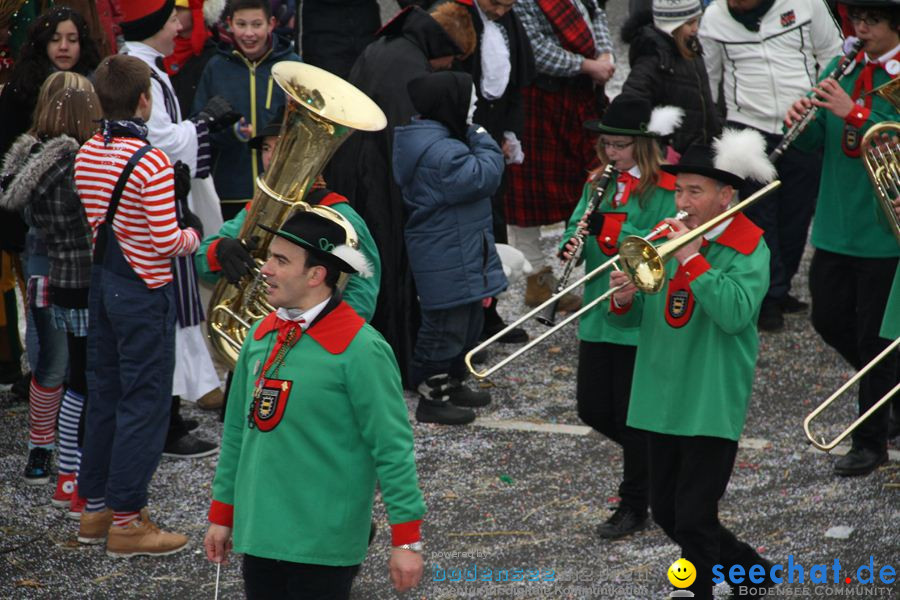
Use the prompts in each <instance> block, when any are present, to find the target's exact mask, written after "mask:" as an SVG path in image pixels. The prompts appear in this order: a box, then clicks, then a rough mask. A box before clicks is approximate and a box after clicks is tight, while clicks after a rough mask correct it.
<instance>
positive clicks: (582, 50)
mask: <svg viewBox="0 0 900 600" xmlns="http://www.w3.org/2000/svg"><path fill="white" fill-rule="evenodd" d="M580 1H581V0H537V5H538V6H539V7H540V9H541V10H542V11H543V13H544V15H545V16H546V17H547V20H548V21H550V25H552V26H553V30H554V31H555V32H556V37H557V38H558V39H559V42H560V44H562V47H563V48H564V49H566V50H568V51H569V52H574V53H575V54H580V55H581V56H584V57H585V58H594V57H596V56H597V47H596V46H595V45H594V37H593V36H592V35H591V30H590V28H589V27H588V24H587V22H585V20H584V17H583V16H582V14H581V11H580V10H578V9H577V8H575V5H574V4H573V2H580Z"/></svg>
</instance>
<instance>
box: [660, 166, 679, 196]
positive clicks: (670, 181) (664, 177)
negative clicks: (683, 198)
mask: <svg viewBox="0 0 900 600" xmlns="http://www.w3.org/2000/svg"><path fill="white" fill-rule="evenodd" d="M676 179H677V177H676V176H675V175H672V174H671V173H666V172H665V171H659V172H657V174H656V187H658V188H662V189H664V190H668V191H670V192H671V191H672V190H674V189H675V180H676Z"/></svg>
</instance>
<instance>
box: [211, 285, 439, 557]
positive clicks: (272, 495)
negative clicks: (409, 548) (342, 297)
mask: <svg viewBox="0 0 900 600" xmlns="http://www.w3.org/2000/svg"><path fill="white" fill-rule="evenodd" d="M278 322H279V319H277V317H276V316H275V313H272V314H270V315H269V316H268V317H266V318H265V319H263V320H261V321H259V322H258V323H257V324H256V325H254V327H253V328H252V329H251V330H250V334H249V335H248V336H247V341H246V342H245V343H244V346H243V348H242V349H241V354H240V357H239V358H238V362H237V366H236V367H235V370H234V378H233V379H232V383H231V392H230V394H229V396H228V408H227V410H226V414H225V429H224V433H223V436H222V450H221V453H220V455H219V463H218V466H217V468H216V475H215V480H214V481H213V502H212V507H211V509H210V513H209V520H210V521H211V522H213V523H217V524H220V525H225V526H231V527H233V535H234V551H235V552H239V553H247V554H251V555H253V556H259V557H263V558H271V559H279V560H287V561H293V562H300V563H310V564H319V565H331V566H348V565H356V564H359V563H361V562H362V561H363V559H365V556H366V550H367V546H368V538H369V526H370V523H371V519H372V503H373V500H374V497H375V484H376V480H377V483H378V485H379V488H380V490H381V497H382V498H383V500H384V504H385V506H386V508H387V513H388V517H389V520H390V522H391V525H392V528H393V529H394V539H395V540H397V530H398V529H404V528H405V529H409V528H410V527H411V526H412V527H413V528H414V529H415V531H416V534H415V536H414V537H415V539H418V524H419V521H420V520H421V519H422V516H423V515H424V514H425V502H424V500H423V497H422V492H421V491H420V489H419V484H418V479H417V476H416V465H415V460H414V450H413V435H412V428H411V427H410V425H409V417H408V414H407V408H406V402H405V401H404V400H403V389H402V387H401V384H400V373H399V371H398V369H397V363H396V361H395V359H394V354H393V352H392V351H391V348H390V346H388V344H387V343H386V342H385V341H384V338H382V337H381V335H380V334H379V333H378V332H376V331H375V330H374V329H373V328H372V327H371V326H370V325H368V324H367V323H365V321H363V319H362V318H361V317H360V316H359V315H357V314H356V313H355V312H354V311H353V309H352V308H350V306H349V305H348V304H347V303H346V302H341V303H340V304H339V305H338V306H337V307H336V308H334V310H332V311H331V312H329V313H328V314H326V315H325V316H324V317H322V318H321V319H319V320H317V321H315V322H313V324H312V326H311V327H310V328H309V329H308V330H307V331H306V332H305V333H303V335H302V336H301V337H300V339H299V340H298V341H297V343H296V344H295V345H294V346H293V348H291V349H290V350H289V351H288V352H287V354H286V358H285V363H284V364H283V365H282V366H281V367H280V369H279V370H278V372H277V378H278V379H279V380H285V381H287V382H291V387H290V388H289V389H288V393H287V401H284V402H282V401H281V400H279V402H278V404H275V405H274V406H270V407H269V409H270V411H269V413H268V414H274V415H275V416H274V417H272V418H271V419H270V420H269V421H268V422H267V423H268V424H267V425H265V428H268V429H269V430H268V431H263V430H262V429H263V428H264V426H262V425H259V423H260V421H256V420H254V427H252V428H251V427H250V426H249V425H248V423H249V421H250V420H251V419H253V417H252V416H251V417H249V418H248V415H253V414H258V415H262V414H263V413H262V412H260V410H262V409H259V408H258V406H253V405H252V399H253V394H254V389H255V386H256V380H257V378H258V377H259V373H260V371H261V370H262V365H264V364H265V363H266V359H267V358H268V356H269V355H270V353H271V352H272V351H273V349H274V347H275V340H276V337H277V336H278ZM268 373H269V374H270V375H271V373H272V369H271V368H270V369H269V371H268ZM278 389H280V387H279V388H278ZM282 411H283V412H282ZM400 543H404V542H400Z"/></svg>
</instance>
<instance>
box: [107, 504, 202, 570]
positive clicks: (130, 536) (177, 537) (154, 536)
mask: <svg viewBox="0 0 900 600" xmlns="http://www.w3.org/2000/svg"><path fill="white" fill-rule="evenodd" d="M187 543H188V538H187V536H185V535H181V534H180V533H169V532H167V531H160V530H159V527H157V526H156V524H154V523H153V521H151V520H150V515H149V513H148V512H147V511H146V510H142V511H141V517H140V518H139V519H136V520H134V521H132V522H131V523H129V524H128V525H126V526H125V527H116V526H115V525H113V526H111V527H110V528H109V537H108V538H107V540H106V555H107V556H110V557H112V558H128V557H131V556H140V555H143V556H166V555H168V554H175V553H176V552H178V551H179V550H182V549H184V547H185V546H187Z"/></svg>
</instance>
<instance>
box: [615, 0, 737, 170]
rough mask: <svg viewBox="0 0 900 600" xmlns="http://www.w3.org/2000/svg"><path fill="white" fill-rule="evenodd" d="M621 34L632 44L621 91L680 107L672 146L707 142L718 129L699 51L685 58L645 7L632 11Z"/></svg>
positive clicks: (680, 149) (678, 148) (655, 103)
mask: <svg viewBox="0 0 900 600" xmlns="http://www.w3.org/2000/svg"><path fill="white" fill-rule="evenodd" d="M622 40H623V41H624V42H625V43H626V44H630V45H631V47H630V48H629V50H628V63H629V65H630V66H631V72H630V73H629V74H628V78H627V79H626V80H625V84H624V85H623V87H622V92H623V93H628V92H630V93H632V94H635V95H638V96H640V97H641V98H646V99H647V100H649V101H650V104H652V105H653V106H654V107H657V106H663V105H671V106H678V107H680V108H682V109H684V121H683V122H682V123H681V127H679V128H678V130H677V131H676V132H675V133H674V134H673V135H672V141H671V143H672V148H674V149H675V151H676V152H678V153H679V154H682V153H684V151H685V150H687V148H688V146H690V145H691V144H693V143H701V144H709V143H710V142H711V141H712V138H714V137H715V136H717V135H719V133H720V132H721V131H722V123H721V120H720V118H719V115H718V112H717V111H716V106H715V104H714V103H713V99H712V92H711V91H710V88H709V76H708V75H707V72H706V66H705V65H704V62H703V57H702V56H701V55H698V56H696V57H695V58H693V59H686V58H684V57H683V56H682V55H681V53H680V52H679V51H678V48H677V47H676V46H675V40H673V39H672V36H670V35H667V34H666V33H665V32H663V31H660V30H659V29H657V28H656V27H654V26H653V17H652V16H651V14H650V13H649V12H647V11H645V12H639V13H636V14H635V15H632V16H631V17H630V18H629V19H628V20H627V21H626V22H625V25H624V27H623V28H622Z"/></svg>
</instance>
